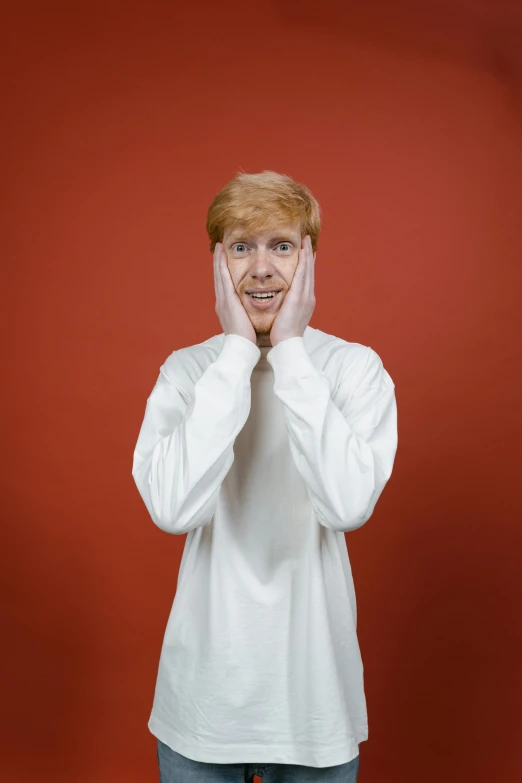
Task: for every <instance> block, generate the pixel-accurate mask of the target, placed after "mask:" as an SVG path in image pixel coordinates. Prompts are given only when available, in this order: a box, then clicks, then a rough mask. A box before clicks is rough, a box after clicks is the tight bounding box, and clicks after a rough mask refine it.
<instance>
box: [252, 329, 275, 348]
mask: <svg viewBox="0 0 522 783" xmlns="http://www.w3.org/2000/svg"><path fill="white" fill-rule="evenodd" d="M256 338H257V339H256V343H257V347H258V348H266V347H267V346H271V345H272V343H271V342H270V335H269V334H259V332H256Z"/></svg>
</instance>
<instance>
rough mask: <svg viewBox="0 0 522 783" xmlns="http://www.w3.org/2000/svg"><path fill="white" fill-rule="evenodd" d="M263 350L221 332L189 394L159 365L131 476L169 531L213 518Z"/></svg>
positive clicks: (177, 532)
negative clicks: (216, 347)
mask: <svg viewBox="0 0 522 783" xmlns="http://www.w3.org/2000/svg"><path fill="white" fill-rule="evenodd" d="M260 355H261V351H260V350H259V348H258V346H257V345H255V344H254V343H253V342H251V341H250V340H247V339H246V338H245V337H241V336H240V335H236V334H228V335H226V337H225V339H224V341H223V347H222V350H221V352H220V354H219V356H218V358H217V359H216V361H214V362H213V363H211V364H210V365H209V366H208V367H207V369H206V370H205V372H203V374H202V375H201V377H200V378H199V379H198V381H197V382H196V384H195V385H194V393H193V397H192V399H190V397H189V395H187V393H186V392H185V390H183V389H182V388H181V387H180V386H179V382H178V381H177V379H176V378H175V377H170V376H169V375H167V372H166V367H165V365H162V367H160V374H159V377H158V379H157V381H156V384H155V386H154V388H153V390H152V392H151V394H150V396H149V397H148V399H147V404H146V407H145V416H144V419H143V423H142V425H141V429H140V432H139V435H138V441H137V444H136V448H135V450H134V457H133V465H132V476H133V478H134V481H135V483H136V486H137V488H138V491H139V493H140V495H141V497H142V499H143V501H144V503H145V506H146V507H147V510H148V512H149V514H150V516H151V518H152V520H153V522H154V523H155V524H156V525H157V526H158V527H159V528H161V529H162V530H164V531H166V532H167V533H173V534H175V535H181V534H182V533H186V532H188V531H189V530H192V529H193V528H196V527H203V526H205V525H208V524H210V522H211V521H212V518H213V516H214V512H215V508H216V504H217V497H218V493H219V489H220V486H221V484H222V482H223V479H224V478H225V476H226V474H227V473H228V471H229V470H230V468H231V466H232V463H233V462H234V448H233V447H234V441H235V439H236V437H237V435H238V434H239V432H240V431H241V430H242V428H243V426H244V424H245V422H246V420H247V418H248V414H249V412H250V405H251V386H250V377H251V374H252V370H253V368H254V366H255V365H256V363H257V361H258V359H259V357H260ZM173 364H174V363H173ZM174 366H175V364H174Z"/></svg>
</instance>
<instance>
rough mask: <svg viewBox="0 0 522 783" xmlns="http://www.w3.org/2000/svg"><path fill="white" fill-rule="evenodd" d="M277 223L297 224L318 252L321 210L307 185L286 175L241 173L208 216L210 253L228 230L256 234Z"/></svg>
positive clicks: (210, 209)
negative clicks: (235, 229)
mask: <svg viewBox="0 0 522 783" xmlns="http://www.w3.org/2000/svg"><path fill="white" fill-rule="evenodd" d="M277 223H292V224H294V223H298V224H299V226H300V229H301V236H306V234H309V235H310V239H311V240H312V248H313V251H314V252H316V250H317V242H318V239H319V232H320V230H321V209H320V207H319V204H318V202H317V201H316V199H315V198H314V197H313V196H312V194H311V192H310V191H309V190H308V188H307V187H306V186H305V185H302V184H301V183H299V182H295V180H293V179H292V178H291V177H288V176H287V175H286V174H278V173H277V172H276V171H266V170H265V171H262V172H261V173H259V174H247V173H246V172H240V173H239V174H237V175H236V176H235V177H234V179H231V180H230V182H227V184H226V185H225V187H224V188H223V189H222V190H220V192H219V193H218V194H217V196H215V198H214V199H213V201H212V203H211V204H210V206H209V208H208V212H207V222H206V230H207V234H208V237H209V239H210V250H211V252H214V249H215V247H216V242H222V241H223V235H224V233H225V229H227V228H232V227H236V226H241V227H243V228H244V229H245V230H246V231H249V232H251V233H256V232H258V231H267V230H269V229H270V227H271V226H273V225H274V224H277Z"/></svg>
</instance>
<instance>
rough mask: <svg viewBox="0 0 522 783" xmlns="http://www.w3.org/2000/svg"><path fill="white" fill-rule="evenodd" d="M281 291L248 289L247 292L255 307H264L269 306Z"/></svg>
mask: <svg viewBox="0 0 522 783" xmlns="http://www.w3.org/2000/svg"><path fill="white" fill-rule="evenodd" d="M280 293H281V291H266V292H264V291H259V292H257V291H250V292H247V294H248V297H249V299H250V300H251V302H252V304H253V305H254V307H255V308H257V309H262V310H264V309H266V308H268V307H270V306H271V305H272V304H273V302H274V300H276V299H278V297H279V295H280Z"/></svg>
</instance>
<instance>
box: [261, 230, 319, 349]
mask: <svg viewBox="0 0 522 783" xmlns="http://www.w3.org/2000/svg"><path fill="white" fill-rule="evenodd" d="M314 267H315V255H314V253H313V251H312V240H311V239H310V236H309V235H308V234H307V235H306V236H305V237H303V240H302V242H301V250H300V251H299V258H298V261H297V266H296V268H295V272H294V277H293V279H292V283H291V285H290V288H289V289H288V292H287V294H286V296H285V298H284V301H283V304H282V305H281V307H280V309H279V312H278V313H277V315H276V318H275V321H274V323H273V325H272V330H271V332H270V342H271V343H272V345H277V343H280V342H281V341H282V340H287V339H289V338H290V337H302V336H303V334H304V331H305V329H306V327H307V326H308V323H309V321H310V318H311V317H312V313H313V311H314V308H315V294H314Z"/></svg>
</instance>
